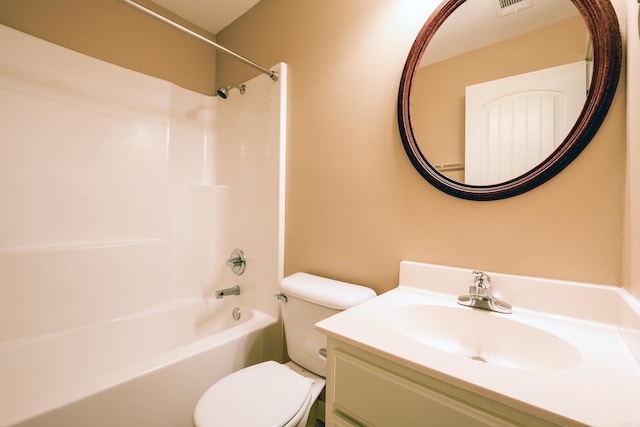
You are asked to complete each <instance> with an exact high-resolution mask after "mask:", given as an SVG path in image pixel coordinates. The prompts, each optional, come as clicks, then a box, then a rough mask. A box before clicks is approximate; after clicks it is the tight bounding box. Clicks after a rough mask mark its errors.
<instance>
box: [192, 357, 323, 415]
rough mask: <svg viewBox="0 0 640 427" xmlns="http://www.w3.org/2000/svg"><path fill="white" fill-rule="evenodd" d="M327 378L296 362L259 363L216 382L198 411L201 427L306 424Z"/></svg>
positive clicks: (198, 405) (207, 392)
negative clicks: (305, 368) (306, 369)
mask: <svg viewBox="0 0 640 427" xmlns="http://www.w3.org/2000/svg"><path fill="white" fill-rule="evenodd" d="M324 385H325V380H324V379H323V378H321V377H319V376H317V375H314V374H312V373H311V372H308V371H305V370H304V369H303V368H301V367H300V366H297V365H295V363H293V362H288V363H287V364H280V363H277V362H274V361H268V362H263V363H259V364H257V365H253V366H250V367H248V368H244V369H241V370H239V371H236V372H234V373H233V374H231V375H228V376H226V377H225V378H223V379H222V380H220V381H218V382H217V383H215V384H214V385H213V386H211V388H209V389H208V390H207V391H206V392H205V393H204V394H203V395H202V397H201V398H200V400H199V401H198V404H197V405H196V409H195V411H194V415H193V420H194V425H195V426H196V427H201V426H214V425H215V426H225V427H236V426H237V427H247V426H265V427H266V426H273V427H281V426H286V427H294V426H304V425H305V424H306V422H307V419H308V416H309V411H310V409H311V406H312V405H313V403H314V402H315V400H316V399H317V398H318V396H319V395H320V393H321V392H322V390H323V388H324Z"/></svg>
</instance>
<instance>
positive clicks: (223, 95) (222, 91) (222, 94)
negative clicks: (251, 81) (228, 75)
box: [216, 85, 247, 99]
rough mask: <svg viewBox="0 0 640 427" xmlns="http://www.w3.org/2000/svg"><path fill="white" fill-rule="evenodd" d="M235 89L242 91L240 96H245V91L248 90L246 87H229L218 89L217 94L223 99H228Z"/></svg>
mask: <svg viewBox="0 0 640 427" xmlns="http://www.w3.org/2000/svg"><path fill="white" fill-rule="evenodd" d="M233 88H237V89H238V90H239V91H240V94H244V91H245V90H246V89H247V87H246V86H245V85H229V86H227V87H221V88H220V89H218V90H217V91H216V94H217V95H218V96H219V97H220V98H222V99H227V98H228V97H229V91H230V90H231V89H233Z"/></svg>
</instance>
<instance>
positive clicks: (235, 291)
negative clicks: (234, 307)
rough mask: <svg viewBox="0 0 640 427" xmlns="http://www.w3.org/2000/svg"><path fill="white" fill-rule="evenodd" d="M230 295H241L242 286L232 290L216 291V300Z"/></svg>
mask: <svg viewBox="0 0 640 427" xmlns="http://www.w3.org/2000/svg"><path fill="white" fill-rule="evenodd" d="M229 295H240V286H238V285H236V286H234V287H232V288H226V289H219V290H217V291H216V298H218V299H222V298H224V297H227V296H229Z"/></svg>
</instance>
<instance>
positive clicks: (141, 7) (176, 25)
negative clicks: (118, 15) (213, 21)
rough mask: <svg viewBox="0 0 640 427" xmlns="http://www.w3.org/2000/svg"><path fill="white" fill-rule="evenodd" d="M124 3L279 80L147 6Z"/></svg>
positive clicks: (131, 0)
mask: <svg viewBox="0 0 640 427" xmlns="http://www.w3.org/2000/svg"><path fill="white" fill-rule="evenodd" d="M122 1H123V2H125V3H127V4H129V5H130V6H133V7H135V8H136V9H138V10H140V11H142V12H144V13H146V14H147V15H150V16H152V17H154V18H156V19H159V20H160V21H162V22H164V23H165V24H169V25H171V26H172V27H174V28H177V29H178V30H180V31H183V32H185V33H187V34H189V35H190V36H192V37H195V38H197V39H199V40H202V41H203V42H205V43H208V44H210V45H211V46H213V47H215V48H216V49H218V50H221V51H222V52H224V53H226V54H227V55H230V56H232V57H233V58H235V59H237V60H238V61H240V62H243V63H245V64H246V65H249V66H250V67H253V68H255V69H256V70H259V71H260V72H262V73H264V74H267V75H268V76H269V77H271V80H273V81H276V80H278V73H276V72H275V71H272V70H269V69H267V68H264V67H263V66H261V65H259V64H256V63H255V62H253V61H251V60H250V59H247V58H245V57H244V56H242V55H238V54H237V53H235V52H234V51H232V50H229V49H227V48H226V47H224V46H220V45H219V44H218V43H216V42H214V41H211V40H209V39H208V38H206V37H204V36H201V35H200V34H198V33H196V32H195V31H191V30H190V29H188V28H187V27H184V26H182V25H180V24H178V23H177V22H174V21H172V20H171V19H169V18H167V17H165V16H162V15H160V14H159V13H157V12H154V11H153V10H151V9H148V8H146V7H145V6H142V5H141V4H139V3H136V2H135V1H133V0H122Z"/></svg>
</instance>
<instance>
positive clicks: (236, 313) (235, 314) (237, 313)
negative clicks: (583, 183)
mask: <svg viewBox="0 0 640 427" xmlns="http://www.w3.org/2000/svg"><path fill="white" fill-rule="evenodd" d="M231 316H232V317H233V320H240V316H242V313H241V312H240V308H239V307H236V308H234V309H233V311H232V312H231Z"/></svg>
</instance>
